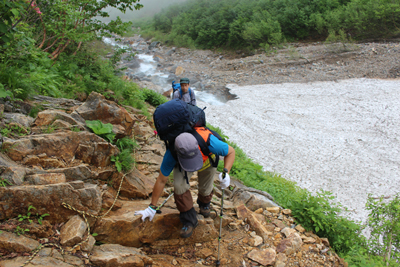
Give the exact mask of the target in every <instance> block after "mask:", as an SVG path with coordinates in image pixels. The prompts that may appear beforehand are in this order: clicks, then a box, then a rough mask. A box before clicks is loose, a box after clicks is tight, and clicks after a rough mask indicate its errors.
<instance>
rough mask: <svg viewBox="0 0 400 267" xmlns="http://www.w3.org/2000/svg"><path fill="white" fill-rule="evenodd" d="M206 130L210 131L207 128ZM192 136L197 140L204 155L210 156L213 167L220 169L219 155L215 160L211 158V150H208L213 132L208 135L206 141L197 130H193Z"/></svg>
mask: <svg viewBox="0 0 400 267" xmlns="http://www.w3.org/2000/svg"><path fill="white" fill-rule="evenodd" d="M204 128H205V129H207V130H209V129H208V128H207V127H204ZM210 132H211V131H210ZM191 134H192V135H193V136H194V137H195V138H196V140H197V143H198V144H199V147H200V149H201V152H202V153H203V155H206V156H208V159H209V161H210V163H211V165H212V166H213V167H218V161H219V155H215V159H213V158H212V157H211V155H212V154H211V152H210V149H209V148H208V146H209V145H210V135H211V134H212V132H211V133H210V134H209V135H208V137H207V140H204V139H203V137H201V135H200V134H199V133H198V132H197V131H196V130H195V129H193V132H191Z"/></svg>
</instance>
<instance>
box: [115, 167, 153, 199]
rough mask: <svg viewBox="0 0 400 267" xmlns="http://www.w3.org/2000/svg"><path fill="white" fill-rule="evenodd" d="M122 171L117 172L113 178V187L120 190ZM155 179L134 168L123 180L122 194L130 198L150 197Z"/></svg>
mask: <svg viewBox="0 0 400 267" xmlns="http://www.w3.org/2000/svg"><path fill="white" fill-rule="evenodd" d="M122 177H123V174H122V173H119V172H115V173H114V175H113V178H112V181H113V187H114V188H115V189H116V190H118V188H119V186H120V184H121V179H122ZM154 183H155V180H153V179H151V178H149V177H147V176H146V175H144V174H142V173H141V172H140V171H139V170H137V169H133V170H132V171H131V172H129V173H128V174H127V175H126V176H125V178H124V181H123V182H122V186H121V190H120V195H121V196H124V197H128V198H148V197H149V194H150V193H151V192H152V191H153V186H154Z"/></svg>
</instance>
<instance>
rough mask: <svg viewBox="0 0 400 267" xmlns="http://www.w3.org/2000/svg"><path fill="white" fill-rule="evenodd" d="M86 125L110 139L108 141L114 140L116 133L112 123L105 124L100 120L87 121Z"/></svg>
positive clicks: (99, 134)
mask: <svg viewBox="0 0 400 267" xmlns="http://www.w3.org/2000/svg"><path fill="white" fill-rule="evenodd" d="M86 126H87V127H89V128H90V129H91V130H92V131H93V132H94V133H95V134H97V135H98V136H100V137H103V138H104V139H106V140H108V142H110V143H112V142H113V141H114V138H115V134H114V133H113V131H112V130H113V126H112V124H111V123H107V124H104V123H102V122H101V121H100V120H95V121H86Z"/></svg>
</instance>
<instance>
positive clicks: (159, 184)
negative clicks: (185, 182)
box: [151, 171, 168, 206]
mask: <svg viewBox="0 0 400 267" xmlns="http://www.w3.org/2000/svg"><path fill="white" fill-rule="evenodd" d="M167 181H168V176H164V175H163V174H162V173H161V171H160V174H159V175H158V177H157V181H156V183H155V184H154V187H153V194H152V195H151V204H152V205H154V206H157V202H158V199H159V198H160V196H161V193H162V191H163V190H164V187H165V184H166V182H167Z"/></svg>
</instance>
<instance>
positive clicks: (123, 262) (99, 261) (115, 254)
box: [89, 244, 153, 267]
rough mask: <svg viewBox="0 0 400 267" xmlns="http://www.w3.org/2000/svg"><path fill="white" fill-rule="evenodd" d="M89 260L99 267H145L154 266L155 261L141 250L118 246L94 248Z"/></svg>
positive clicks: (110, 245)
mask: <svg viewBox="0 0 400 267" xmlns="http://www.w3.org/2000/svg"><path fill="white" fill-rule="evenodd" d="M89 259H90V261H91V262H92V263H93V264H94V265H96V266H99V267H111V266H119V267H143V266H149V265H152V264H153V260H152V259H151V258H150V257H148V256H146V255H145V254H144V253H143V252H141V251H140V250H139V249H136V248H131V247H124V246H121V245H118V244H104V245H101V246H96V247H94V248H93V250H92V253H91V256H90V257H89Z"/></svg>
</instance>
